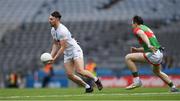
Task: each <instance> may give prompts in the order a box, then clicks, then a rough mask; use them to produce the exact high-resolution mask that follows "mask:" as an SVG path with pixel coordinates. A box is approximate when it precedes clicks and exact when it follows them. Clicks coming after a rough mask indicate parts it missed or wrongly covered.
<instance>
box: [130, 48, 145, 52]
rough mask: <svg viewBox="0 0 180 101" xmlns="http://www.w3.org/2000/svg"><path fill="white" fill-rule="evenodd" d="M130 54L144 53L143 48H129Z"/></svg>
mask: <svg viewBox="0 0 180 101" xmlns="http://www.w3.org/2000/svg"><path fill="white" fill-rule="evenodd" d="M131 52H132V53H136V52H144V48H143V47H139V48H136V47H131Z"/></svg>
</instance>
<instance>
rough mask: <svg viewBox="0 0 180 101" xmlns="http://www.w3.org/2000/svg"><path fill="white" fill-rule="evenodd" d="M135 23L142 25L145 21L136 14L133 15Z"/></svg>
mask: <svg viewBox="0 0 180 101" xmlns="http://www.w3.org/2000/svg"><path fill="white" fill-rule="evenodd" d="M134 23H137V24H138V25H140V24H143V23H144V21H143V19H142V18H141V17H140V16H137V15H136V16H134V17H133V24H134Z"/></svg>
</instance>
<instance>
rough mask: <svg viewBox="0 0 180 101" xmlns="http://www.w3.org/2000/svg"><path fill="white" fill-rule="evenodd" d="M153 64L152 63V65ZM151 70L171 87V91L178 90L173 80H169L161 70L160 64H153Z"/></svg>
mask: <svg viewBox="0 0 180 101" xmlns="http://www.w3.org/2000/svg"><path fill="white" fill-rule="evenodd" d="M152 66H153V65H152ZM153 72H154V74H156V75H157V76H158V77H160V78H161V79H162V80H163V81H164V82H165V83H166V84H168V85H169V87H170V88H171V92H178V89H177V88H176V86H175V85H174V84H173V82H172V81H171V80H170V78H169V77H168V75H167V74H165V73H164V72H162V71H161V65H158V66H153Z"/></svg>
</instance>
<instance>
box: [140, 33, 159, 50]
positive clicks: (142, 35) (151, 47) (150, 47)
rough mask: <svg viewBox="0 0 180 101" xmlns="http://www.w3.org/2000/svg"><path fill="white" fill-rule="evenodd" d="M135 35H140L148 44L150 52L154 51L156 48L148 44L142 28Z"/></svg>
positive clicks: (148, 42)
mask: <svg viewBox="0 0 180 101" xmlns="http://www.w3.org/2000/svg"><path fill="white" fill-rule="evenodd" d="M137 35H138V36H139V37H141V39H142V40H143V41H144V42H145V43H146V45H147V46H148V48H149V49H151V51H152V52H155V51H156V48H155V47H154V46H152V45H151V44H150V41H149V39H148V37H147V36H146V34H145V33H144V32H143V31H142V30H138V31H137Z"/></svg>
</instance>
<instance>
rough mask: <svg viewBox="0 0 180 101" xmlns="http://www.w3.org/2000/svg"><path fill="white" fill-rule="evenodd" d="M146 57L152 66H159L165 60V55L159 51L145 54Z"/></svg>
mask: <svg viewBox="0 0 180 101" xmlns="http://www.w3.org/2000/svg"><path fill="white" fill-rule="evenodd" d="M144 57H145V58H146V60H147V61H148V62H149V63H151V64H152V65H154V66H158V65H160V63H161V62H162V60H163V53H162V52H161V51H160V50H157V51H156V52H155V53H152V52H147V53H144Z"/></svg>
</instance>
